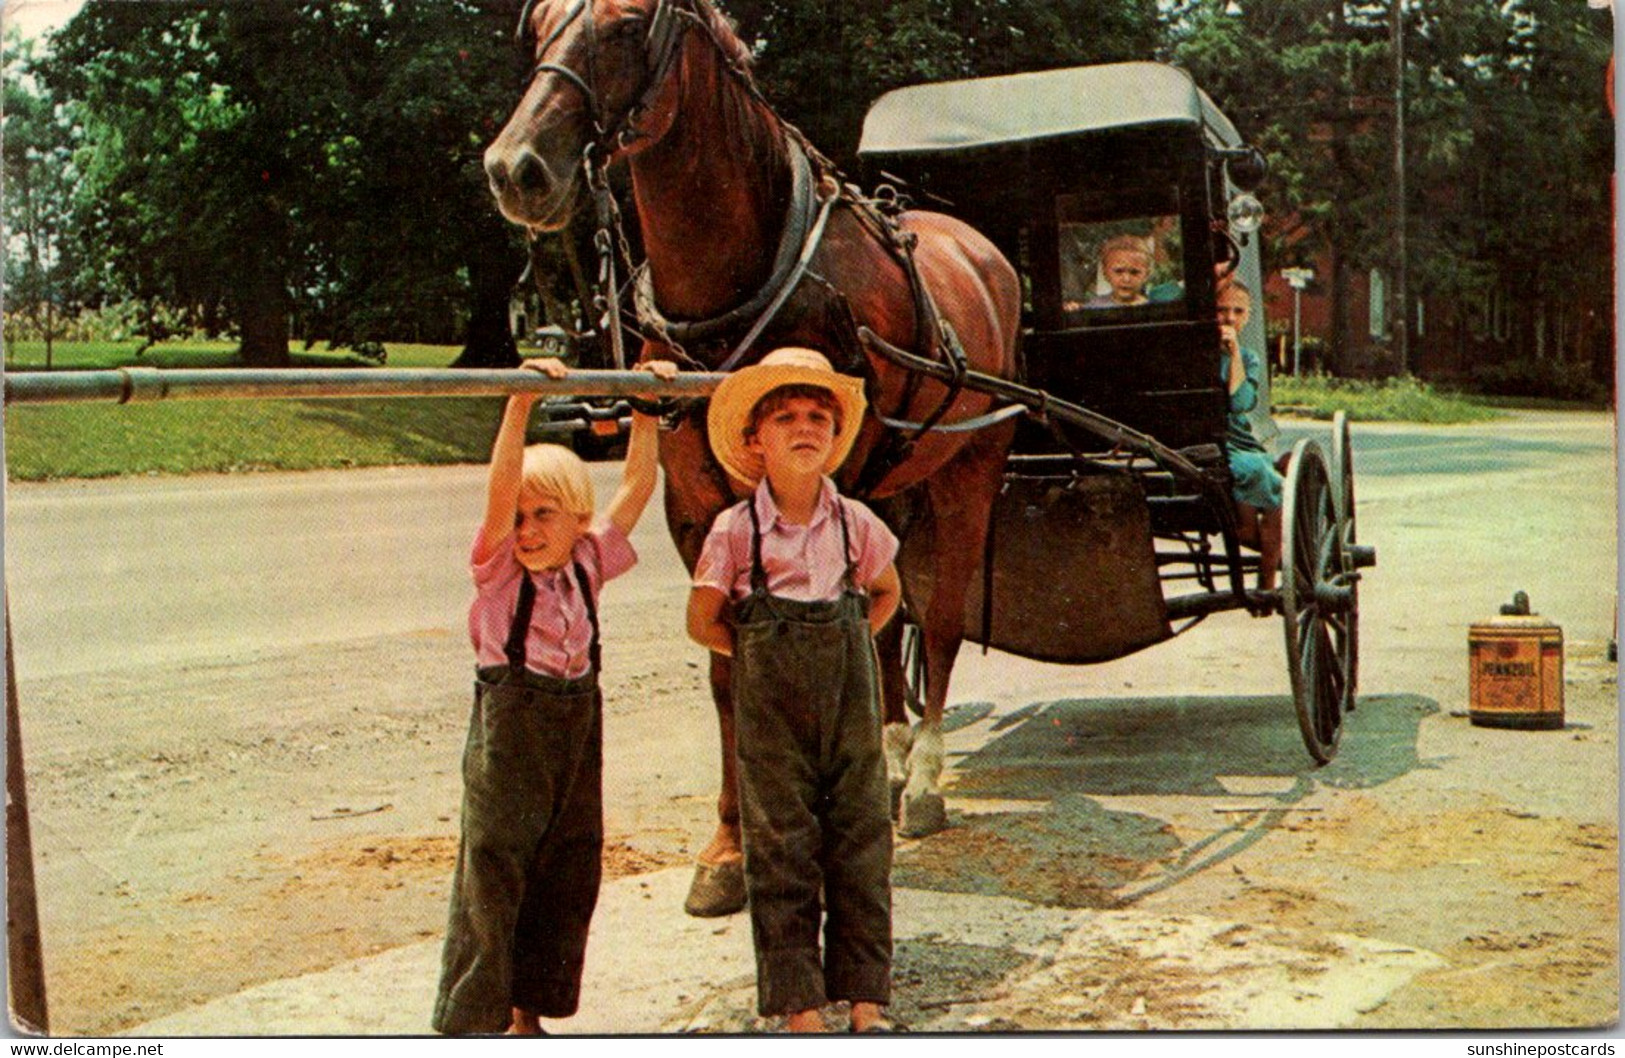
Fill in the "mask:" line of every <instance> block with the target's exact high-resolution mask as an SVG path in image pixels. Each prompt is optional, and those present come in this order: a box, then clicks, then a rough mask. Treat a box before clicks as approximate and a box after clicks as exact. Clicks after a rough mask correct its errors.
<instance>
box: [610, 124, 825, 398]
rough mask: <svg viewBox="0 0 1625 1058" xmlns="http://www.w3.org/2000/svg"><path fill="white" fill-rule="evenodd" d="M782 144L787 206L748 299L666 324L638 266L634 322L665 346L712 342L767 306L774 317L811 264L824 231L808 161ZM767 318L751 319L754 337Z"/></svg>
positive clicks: (645, 269) (792, 143)
mask: <svg viewBox="0 0 1625 1058" xmlns="http://www.w3.org/2000/svg"><path fill="white" fill-rule="evenodd" d="M785 142H786V145H787V146H788V147H789V148H790V152H789V153H790V183H791V187H790V204H789V208H788V209H787V211H786V214H785V218H784V225H783V227H782V229H781V230H780V232H779V246H778V250H777V251H776V253H775V254H774V257H773V271H772V273H771V274H770V275H769V276H768V278H767V282H766V283H764V284H763V285H762V287H761V289H759V290H758V291H757V292H756V293H755V294H753V295H751V297H750V299H749V300H748V301H746V302H744V303H743V304H740V305H737V306H735V307H734V308H732V309H729V310H728V311H727V312H725V313H723V314H722V315H720V316H714V317H712V318H711V319H706V320H668V319H667V318H666V317H665V316H663V315H662V314H661V312H660V308H659V306H658V305H656V304H655V293H654V279H653V277H652V276H651V275H650V274H649V265H648V262H644V264H642V265H641V266H639V268H638V270H637V275H636V276H635V277H634V282H633V291H632V304H633V307H634V308H635V309H636V311H637V317H638V322H639V323H640V324H642V325H643V326H644V327H647V328H649V329H650V330H652V331H653V332H654V333H655V334H657V335H659V336H660V338H661V340H663V341H664V342H665V343H666V344H668V345H670V344H672V343H676V344H678V345H683V344H686V343H689V342H695V341H704V340H705V339H707V338H713V337H716V336H718V335H720V334H723V333H725V332H728V331H731V330H733V329H734V328H736V327H739V326H741V325H743V324H744V323H745V321H746V320H751V319H753V318H754V317H757V316H759V315H761V314H762V313H763V312H764V311H766V310H768V309H769V307H770V306H771V309H772V311H773V312H777V311H778V309H779V308H780V307H781V306H782V305H783V303H784V298H785V297H788V296H789V291H790V288H792V287H793V286H794V282H793V279H799V278H800V276H801V273H803V272H805V270H806V267H807V266H806V263H805V262H806V261H809V260H811V258H812V255H813V252H814V251H815V250H816V249H817V247H818V241H819V240H820V239H821V238H822V235H823V230H824V229H823V224H822V223H816V224H815V222H814V219H813V205H814V203H815V202H816V201H817V191H816V187H815V181H814V179H813V171H812V163H811V162H810V161H808V159H807V155H806V152H804V151H803V150H801V147H800V145H799V144H798V143H797V142H796V140H795V139H794V138H789V139H787V140H786V141H785ZM832 202H833V199H829V200H826V201H825V202H824V204H823V210H822V212H821V213H820V214H819V217H820V218H827V216H828V212H829V206H830V204H831V203H832ZM798 262H800V263H799V264H798ZM781 294H782V295H783V296H782V297H781V296H780V295H781ZM775 301H776V302H777V303H775ZM771 319H772V316H771V315H768V316H766V317H765V318H763V319H759V320H756V322H757V323H758V324H760V327H753V328H752V330H753V331H754V332H755V334H756V335H760V333H761V328H764V327H766V326H767V322H768V321H769V320H771ZM752 340H754V338H752ZM741 348H743V343H742V344H741ZM739 355H740V353H739V352H738V351H736V352H735V354H734V357H732V358H731V359H730V363H732V362H733V361H734V360H737V358H738V356H739ZM721 370H727V368H726V367H724V368H722V369H721Z"/></svg>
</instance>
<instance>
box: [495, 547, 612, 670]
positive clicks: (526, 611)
mask: <svg viewBox="0 0 1625 1058" xmlns="http://www.w3.org/2000/svg"><path fill="white" fill-rule="evenodd" d="M573 568H574V570H575V578H576V588H577V589H578V590H579V591H580V592H581V601H582V602H583V603H584V604H585V605H586V607H587V623H588V624H589V625H591V626H592V640H591V642H590V643H589V644H588V646H587V662H588V664H590V665H591V666H592V672H593V674H594V675H596V674H597V673H598V662H599V656H600V650H599V646H598V602H597V600H596V599H594V598H593V597H592V584H591V583H590V582H589V581H588V580H587V570H586V569H585V567H583V566H582V565H581V562H580V560H577V561H576V562H574V563H573ZM535 609H536V582H535V581H533V580H531V577H530V570H528V569H521V570H520V576H519V601H518V603H517V604H516V605H515V606H514V611H513V624H511V625H509V626H508V641H507V642H506V643H504V644H503V646H502V652H503V653H504V654H506V655H507V656H508V668H509V669H510V670H511V671H512V672H513V674H514V675H515V676H516V677H522V676H523V675H524V671H525V639H526V638H527V637H528V636H529V635H530V617H531V613H532V612H533V611H534V610H535Z"/></svg>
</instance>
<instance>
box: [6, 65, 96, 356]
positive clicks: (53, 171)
mask: <svg viewBox="0 0 1625 1058" xmlns="http://www.w3.org/2000/svg"><path fill="white" fill-rule="evenodd" d="M32 51H33V48H32V43H31V42H26V41H23V40H21V39H20V38H18V37H16V36H15V35H11V34H8V35H7V37H6V40H5V44H4V53H3V60H0V61H3V63H4V67H5V70H6V76H5V80H4V100H3V103H0V113H3V115H4V116H3V119H0V147H3V152H0V153H3V156H4V180H5V187H6V195H5V200H4V204H3V209H4V222H5V231H6V233H7V237H8V240H9V241H10V243H11V249H12V250H13V251H14V252H8V253H7V254H6V255H5V284H6V293H7V301H8V303H9V305H10V307H11V309H12V311H14V312H20V313H22V314H23V315H24V316H26V317H27V319H28V321H29V324H30V325H31V330H32V332H33V334H35V335H37V336H38V337H40V338H42V339H44V341H45V364H46V366H47V367H49V366H50V364H51V356H52V351H53V346H54V342H55V340H56V339H57V338H59V337H61V336H62V333H63V324H64V310H68V309H71V308H74V307H76V305H77V302H78V290H77V283H76V282H75V280H76V278H77V272H78V270H79V267H80V266H79V263H78V261H77V259H76V255H75V249H76V247H75V245H74V242H73V240H72V239H71V238H70V232H71V230H72V228H71V219H70V217H71V208H72V203H71V201H70V199H69V196H68V189H69V188H70V187H72V186H73V184H74V181H75V172H74V169H73V162H72V157H71V156H72V150H71V144H72V140H73V129H72V127H71V126H70V125H68V123H67V122H66V121H65V120H64V119H63V115H62V114H61V113H59V112H58V110H57V108H56V107H54V106H53V105H52V103H51V101H50V99H49V98H47V97H46V96H44V95H42V94H41V93H40V92H39V91H38V89H37V86H35V85H34V84H33V82H32V80H31V79H30V78H28V77H26V76H24V75H21V73H20V71H21V70H22V69H23V68H24V65H25V64H26V63H27V61H28V60H29V58H30V56H31V54H32Z"/></svg>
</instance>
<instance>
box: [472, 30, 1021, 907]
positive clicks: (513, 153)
mask: <svg viewBox="0 0 1625 1058" xmlns="http://www.w3.org/2000/svg"><path fill="white" fill-rule="evenodd" d="M517 37H518V39H519V42H520V45H521V47H522V48H524V49H525V50H527V51H528V53H529V56H530V61H531V63H532V67H531V76H530V80H529V83H528V84H527V86H526V87H525V88H524V90H523V93H522V98H521V99H520V101H519V103H518V104H517V106H516V108H515V110H514V112H513V114H512V115H511V116H510V117H509V119H508V121H507V123H506V124H505V126H504V127H503V128H502V130H501V131H500V132H499V133H498V135H497V136H496V138H495V140H493V141H492V143H491V144H490V146H489V147H488V148H487V150H486V153H485V158H484V163H485V169H486V174H487V177H488V179H489V183H490V186H491V190H492V193H493V195H494V197H495V198H496V201H497V204H498V206H499V208H500V209H501V211H502V213H503V214H504V215H505V216H506V217H507V218H508V219H509V220H510V221H512V222H513V223H515V224H519V225H522V226H524V227H526V228H529V229H531V231H532V232H533V233H539V232H550V231H558V230H559V229H561V228H563V227H564V226H565V225H566V224H567V223H568V222H569V221H570V219H571V218H572V216H574V214H575V213H576V212H577V211H578V210H579V209H580V208H581V207H582V206H583V205H584V204H585V203H586V202H587V201H588V200H589V199H591V200H593V201H594V202H595V203H596V204H597V206H598V214H599V220H600V232H599V241H600V249H601V250H602V249H604V247H605V245H606V244H610V243H612V242H614V241H615V238H614V237H615V234H616V232H615V231H614V228H615V225H614V224H613V223H608V224H606V222H605V217H606V216H608V215H611V214H613V213H615V209H614V206H613V200H612V199H610V198H609V191H608V185H607V182H606V181H605V179H604V176H603V174H604V171H605V170H606V169H607V168H608V167H609V166H611V165H613V164H616V163H619V162H624V163H625V164H626V165H627V166H628V168H629V169H630V173H631V192H632V200H633V202H634V203H635V206H636V213H637V221H638V225H639V229H640V232H641V236H642V246H643V249H644V253H645V257H646V264H645V265H644V266H643V268H642V270H641V271H640V272H639V274H638V275H637V277H636V297H635V299H634V300H635V302H636V304H637V308H638V311H637V318H638V320H639V322H640V324H641V326H640V327H639V330H640V331H641V332H642V336H643V344H642V347H641V352H640V355H641V356H642V357H644V358H650V357H665V358H670V359H675V360H677V361H679V362H680V363H682V364H684V365H686V366H688V367H691V368H695V369H704V370H710V371H719V370H720V371H726V370H731V369H732V368H734V367H736V366H740V365H741V364H745V363H749V362H752V361H753V360H754V359H756V358H759V357H760V356H761V355H765V354H766V352H768V351H769V350H771V349H773V348H776V347H778V346H781V345H796V346H805V347H810V348H813V349H817V350H819V351H820V352H823V353H824V354H825V355H826V356H828V357H829V359H830V360H831V362H832V363H833V364H835V366H836V368H837V370H840V371H843V372H846V373H848V374H854V375H857V376H859V377H862V378H863V379H864V380H865V387H866V392H867V395H868V398H869V407H870V411H869V413H868V414H866V416H865V422H864V425H863V428H862V430H861V432H860V435H859V438H858V440H857V443H856V445H855V446H854V448H853V450H852V454H851V456H850V457H849V458H848V459H847V461H846V463H845V464H844V465H843V466H842V468H841V469H840V471H838V473H837V484H838V486H839V487H840V489H841V491H842V492H843V493H847V494H853V495H856V496H857V497H858V498H860V499H864V500H866V501H869V502H871V503H873V504H874V505H875V507H876V509H877V511H878V512H879V513H880V514H881V516H882V517H883V518H884V519H886V520H887V521H888V523H890V524H891V525H892V527H893V529H894V530H895V531H897V533H898V536H899V538H900V539H901V540H902V541H903V547H902V550H901V552H900V555H899V558H898V570H899V573H900V575H901V577H902V580H903V585H904V599H905V606H906V608H907V612H908V613H909V615H910V617H911V620H912V621H914V622H915V623H916V624H917V625H918V627H919V628H920V630H921V649H922V650H923V656H924V694H923V702H922V703H918V704H919V705H920V711H921V714H922V719H921V721H920V724H919V726H918V728H917V729H911V728H910V727H909V723H908V714H907V712H906V711H905V708H904V706H905V698H906V697H907V694H908V687H907V682H906V680H905V677H904V673H903V666H902V660H901V659H902V647H901V630H900V625H901V622H900V621H896V620H894V621H893V622H892V627H891V628H889V629H887V630H886V632H884V633H883V634H882V635H881V636H880V637H879V640H878V642H877V647H878V654H879V658H880V668H881V678H882V696H883V700H884V702H885V717H884V724H885V726H884V729H883V738H882V742H883V745H884V747H885V752H886V759H887V771H888V776H889V778H890V781H891V784H892V794H893V810H894V812H897V813H899V815H898V830H899V832H900V833H901V834H903V835H905V836H921V835H925V834H929V833H933V832H935V831H937V830H940V829H942V828H943V827H944V826H946V813H945V811H944V808H943V799H942V795H941V793H940V789H939V785H940V781H941V773H942V767H943V743H942V714H943V706H944V703H945V702H946V700H947V692H948V679H949V674H950V672H951V669H952V666H953V663H954V658H955V655H956V653H957V652H958V649H959V646H960V642H961V640H962V638H963V635H964V626H965V609H966V596H967V591H968V588H969V585H970V582H971V578H972V576H973V575H974V573H975V571H976V569H977V568H978V566H979V563H980V561H981V557H982V553H983V545H984V542H985V540H986V536H987V531H988V521H989V517H990V514H991V510H992V506H993V501H994V499H995V497H996V495H997V493H998V490H999V488H1000V483H1001V480H1002V476H1003V471H1004V464H1005V461H1006V456H1007V454H1008V451H1009V446H1010V442H1011V438H1012V435H1013V433H1014V430H1015V424H1014V422H1013V421H1011V420H1008V419H1001V418H999V417H998V416H997V415H991V416H988V419H990V420H997V421H992V422H990V423H988V424H987V425H985V426H983V428H979V429H967V430H963V431H948V430H945V429H936V428H931V427H934V426H945V425H948V424H961V425H971V424H975V423H976V422H977V421H978V419H979V418H981V417H982V416H984V415H985V414H986V413H987V412H988V410H989V404H990V401H991V399H992V398H990V397H988V396H985V395H983V394H979V393H975V392H971V391H969V390H964V389H961V388H960V387H957V386H954V385H952V384H951V383H947V384H945V383H943V382H939V381H935V380H932V379H927V378H925V377H923V376H922V375H920V374H918V373H911V372H907V371H904V370H901V369H899V368H897V367H894V366H893V365H892V363H891V362H890V361H888V360H887V359H885V358H884V356H882V355H880V353H879V352H878V349H877V344H878V343H890V344H891V345H893V346H895V347H898V348H901V349H905V350H914V351H916V352H917V353H919V354H920V355H929V356H932V357H934V358H937V359H939V360H946V361H949V362H952V363H954V364H956V365H958V368H959V369H963V368H970V369H974V370H976V371H981V372H986V373H988V374H992V375H997V376H1000V377H1004V378H1010V377H1013V375H1014V372H1015V365H1016V339H1017V333H1018V330H1019V325H1020V323H1019V321H1020V309H1021V291H1020V285H1019V282H1018V279H1017V276H1016V272H1015V269H1014V268H1013V267H1011V265H1010V263H1009V261H1008V260H1006V259H1005V257H1004V256H1003V255H1002V254H1001V253H1000V252H999V250H998V249H997V248H996V247H994V245H993V244H992V243H991V242H990V241H989V240H988V239H986V238H985V237H984V236H982V235H981V234H980V233H978V232H977V231H975V230H974V229H972V228H971V227H969V226H968V225H966V224H964V223H963V222H961V221H958V220H956V219H954V218H951V217H948V216H946V215H943V214H939V213H932V212H925V211H913V210H892V211H883V210H881V209H880V208H877V205H876V203H875V201H874V200H871V199H866V198H863V197H862V196H861V195H859V194H858V193H857V191H856V189H855V188H853V187H851V186H850V185H847V184H845V183H844V182H843V181H842V180H841V177H840V174H839V173H838V172H837V171H836V170H835V168H834V166H833V165H832V164H831V163H830V162H829V161H828V160H827V159H825V158H824V157H823V156H822V155H821V154H819V153H818V152H817V150H816V149H815V148H813V147H812V145H811V144H809V143H807V141H806V139H805V137H803V136H802V135H801V133H800V132H799V130H797V129H795V128H794V127H793V126H791V125H789V124H788V123H787V122H785V121H783V120H782V119H781V118H780V117H779V116H778V115H777V114H776V113H775V111H774V110H773V108H772V107H771V106H770V105H769V103H768V102H767V101H766V99H765V98H764V97H763V96H762V94H761V92H760V91H759V89H758V88H757V85H756V83H755V81H754V80H753V78H752V75H751V72H750V67H749V52H748V49H747V48H746V46H745V45H744V44H743V43H742V42H741V40H740V39H739V37H738V36H737V35H736V34H735V32H734V30H733V28H732V26H731V25H730V24H729V23H728V21H727V19H726V18H725V17H724V16H723V15H722V14H721V13H720V12H718V11H717V9H716V8H715V7H713V6H712V3H711V0H528V2H527V4H526V6H525V9H524V11H523V13H522V14H521V16H520V21H519V27H518V30H517ZM609 256H610V263H611V265H613V260H614V257H613V251H610V255H609ZM611 275H613V272H612V271H611ZM611 283H613V279H612V280H611ZM613 297H614V296H613V294H612V300H613ZM609 315H610V316H611V317H612V318H611V319H610V321H609V322H611V323H612V324H618V322H619V315H620V312H619V308H618V306H617V308H616V309H615V310H614V311H613V312H611V313H610V314H609ZM871 337H873V339H875V340H871ZM883 419H885V420H887V421H882V420H883ZM888 422H889V423H890V425H888ZM660 459H661V465H662V469H663V470H664V472H665V480H666V490H665V506H666V516H667V522H668V525H669V527H670V530H671V534H672V537H673V540H674V542H675V544H676V546H677V549H678V552H679V554H680V555H681V557H682V560H683V562H684V564H685V565H686V566H687V567H688V568H689V569H690V571H692V569H693V566H694V562H695V560H696V559H697V558H698V555H699V552H700V547H701V545H702V543H703V541H704V539H705V536H706V533H707V531H708V530H709V528H710V525H711V522H712V520H713V519H714V518H715V517H716V515H717V514H718V513H719V512H720V511H722V510H723V509H725V508H726V507H728V506H729V505H731V504H733V503H735V502H737V501H738V500H740V499H742V498H743V497H744V496H745V495H747V492H746V491H745V489H744V487H743V486H741V485H739V484H738V483H736V482H734V481H732V480H730V479H729V478H728V476H727V474H726V473H725V472H724V471H723V470H722V468H721V466H720V465H719V464H718V463H717V462H716V461H715V459H713V458H712V456H711V453H710V449H709V446H708V445H707V443H706V436H705V416H704V412H703V407H702V408H698V409H696V408H693V407H690V408H688V409H687V410H684V411H679V412H677V413H674V414H672V415H669V416H668V420H667V424H666V429H665V430H663V431H662V435H661V441H660ZM729 671H730V670H729V659H728V658H725V657H722V656H721V655H716V654H713V655H712V656H711V668H710V677H711V691H712V697H713V699H714V701H715V705H716V709H717V716H718V724H719V730H720V735H721V753H722V787H721V792H720V794H719V797H718V801H717V812H718V824H717V829H716V832H715V834H714V835H713V837H712V839H711V841H710V843H709V844H708V845H707V846H706V848H705V849H704V850H703V851H702V852H701V853H700V855H699V857H698V863H697V867H696V874H695V879H694V884H693V887H692V888H691V890H690V892H689V896H688V900H687V902H686V903H685V908H686V909H687V910H688V912H689V913H690V914H694V915H700V916H707V915H719V914H729V913H732V912H734V911H737V910H739V909H741V908H742V907H743V906H744V902H745V896H744V882H743V873H742V867H741V863H742V849H741V837H740V830H739V804H738V794H737V787H736V778H735V774H736V773H735V760H734V723H733V711H732V706H731V702H730V695H729Z"/></svg>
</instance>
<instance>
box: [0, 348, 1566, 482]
mask: <svg viewBox="0 0 1625 1058" xmlns="http://www.w3.org/2000/svg"><path fill="white" fill-rule="evenodd" d="M138 347H139V343H138V342H135V341H129V342H58V343H56V346H55V348H54V350H53V355H52V366H53V367H55V368H59V369H67V368H108V367H120V366H124V365H129V364H141V365H146V366H152V367H235V366H240V365H239V364H238V361H237V357H236V353H235V346H234V345H233V344H232V343H229V342H171V343H160V344H158V345H155V346H153V347H152V348H150V349H148V350H147V351H146V352H145V353H143V354H142V355H141V356H140V357H139V358H138V357H136V355H135V350H136V349H137V348H138ZM387 348H388V351H389V362H388V367H378V368H377V370H379V371H387V370H389V369H390V368H391V367H445V366H446V365H447V364H449V363H450V362H451V360H452V359H453V358H454V357H455V356H456V354H457V350H456V348H454V347H452V346H438V345H411V344H406V343H390V344H389V345H388V346H387ZM293 359H294V363H295V364H296V365H299V366H310V367H359V366H371V365H370V364H369V362H368V361H364V360H361V359H359V358H357V357H355V356H352V355H350V354H348V353H331V352H324V351H320V350H319V349H317V350H312V351H310V352H295V353H294V357H293ZM44 364H45V349H44V343H42V342H17V343H14V344H13V345H11V346H9V347H8V348H7V349H6V367H7V368H8V369H10V370H29V369H39V368H42V367H44ZM1272 386H1273V391H1272V397H1273V399H1274V404H1275V407H1276V409H1277V410H1278V411H1288V412H1292V413H1296V414H1301V415H1307V416H1309V417H1312V418H1321V419H1330V418H1331V417H1332V413H1333V412H1334V411H1336V410H1337V409H1339V408H1341V409H1343V410H1345V411H1347V412H1348V415H1349V418H1350V419H1352V420H1355V421H1364V422H1376V421H1385V420H1387V421H1394V420H1398V421H1408V422H1427V423H1460V422H1475V421H1480V420H1484V419H1493V418H1496V417H1498V416H1499V415H1500V414H1501V412H1499V411H1497V410H1496V407H1504V406H1509V405H1513V404H1514V403H1515V404H1516V406H1532V405H1534V404H1537V403H1539V402H1526V401H1519V402H1510V401H1505V400H1495V399H1493V398H1482V397H1467V396H1461V395H1458V394H1453V393H1448V392H1442V391H1439V390H1436V389H1434V388H1433V387H1431V386H1429V385H1428V384H1427V383H1425V382H1419V381H1417V380H1415V379H1410V378H1400V379H1389V380H1386V381H1382V382H1369V381H1364V380H1359V379H1336V378H1326V377H1323V376H1303V377H1297V378H1295V377H1292V376H1290V375H1280V376H1277V377H1276V378H1275V379H1274V380H1273V383H1272ZM1492 405H1494V406H1492ZM500 412H501V400H500V399H499V398H491V397H408V398H373V399H358V400H332V399H328V400H265V401H243V400H235V401H175V402H163V403H154V404H135V405H130V406H126V407H120V406H118V405H113V404H58V405H24V406H17V407H13V408H7V409H6V410H5V442H6V474H7V477H8V478H9V479H10V480H13V481H41V480H48V479H51V478H85V477H110V476H117V475H123V474H191V473H202V472H232V471H243V470H315V469H323V468H331V467H363V466H391V465H408V464H423V463H469V462H483V461H484V460H485V459H486V458H487V456H488V455H489V454H490V450H491V438H492V437H493V436H494V434H495V432H496V425H497V420H498V418H499V416H500ZM532 436H533V438H535V439H540V438H541V436H543V435H542V434H540V433H537V432H533V434H532ZM554 439H557V435H555V437H554Z"/></svg>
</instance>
